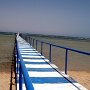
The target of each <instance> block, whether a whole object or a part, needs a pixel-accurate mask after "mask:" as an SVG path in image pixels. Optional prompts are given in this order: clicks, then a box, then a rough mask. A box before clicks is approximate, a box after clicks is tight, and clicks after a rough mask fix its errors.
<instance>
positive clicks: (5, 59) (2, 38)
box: [0, 35, 15, 90]
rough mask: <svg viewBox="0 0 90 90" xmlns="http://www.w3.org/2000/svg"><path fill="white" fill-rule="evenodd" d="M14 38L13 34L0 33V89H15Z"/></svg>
mask: <svg viewBox="0 0 90 90" xmlns="http://www.w3.org/2000/svg"><path fill="white" fill-rule="evenodd" d="M14 38H15V37H14V36H13V35H0V90H15V74H14V65H13V61H14V58H13V50H14ZM11 67H12V73H11ZM11 74H12V75H11Z"/></svg>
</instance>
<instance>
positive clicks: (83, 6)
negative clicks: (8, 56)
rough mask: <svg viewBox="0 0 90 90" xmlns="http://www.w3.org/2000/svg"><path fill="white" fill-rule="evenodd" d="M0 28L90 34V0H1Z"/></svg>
mask: <svg viewBox="0 0 90 90" xmlns="http://www.w3.org/2000/svg"><path fill="white" fill-rule="evenodd" d="M0 31H12V32H13V31H14V32H26V33H28V32H29V33H36V34H50V35H51V34H54V35H70V36H83V37H90V0H0Z"/></svg>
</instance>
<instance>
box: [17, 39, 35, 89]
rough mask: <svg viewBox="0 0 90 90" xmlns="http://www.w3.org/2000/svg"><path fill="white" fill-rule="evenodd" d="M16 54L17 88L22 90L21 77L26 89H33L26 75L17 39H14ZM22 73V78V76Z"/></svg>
mask: <svg viewBox="0 0 90 90" xmlns="http://www.w3.org/2000/svg"><path fill="white" fill-rule="evenodd" d="M16 54H17V61H16V63H17V69H16V70H17V74H18V73H19V90H23V89H22V83H23V79H24V82H25V86H26V90H34V88H33V85H32V82H31V80H30V77H29V75H28V71H27V69H26V67H25V64H24V62H23V58H22V56H21V54H20V50H19V45H18V41H17V40H16ZM22 75H23V78H22Z"/></svg>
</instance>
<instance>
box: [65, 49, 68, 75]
mask: <svg viewBox="0 0 90 90" xmlns="http://www.w3.org/2000/svg"><path fill="white" fill-rule="evenodd" d="M67 66H68V49H66V55H65V74H67Z"/></svg>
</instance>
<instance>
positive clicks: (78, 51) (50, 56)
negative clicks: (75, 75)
mask: <svg viewBox="0 0 90 90" xmlns="http://www.w3.org/2000/svg"><path fill="white" fill-rule="evenodd" d="M22 37H23V35H22ZM23 38H24V37H23ZM25 39H26V40H27V39H28V42H29V43H30V44H31V45H32V46H34V41H36V50H37V46H38V42H41V54H43V44H44V43H45V44H48V45H49V46H50V48H49V60H50V62H51V61H52V46H55V47H58V48H62V49H65V50H66V52H65V69H64V70H65V74H67V67H68V51H73V52H77V53H81V54H85V55H90V52H84V51H80V50H76V49H72V48H67V47H63V46H59V45H56V44H52V43H49V42H44V41H41V40H38V39H35V38H32V37H30V36H26V37H25Z"/></svg>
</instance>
